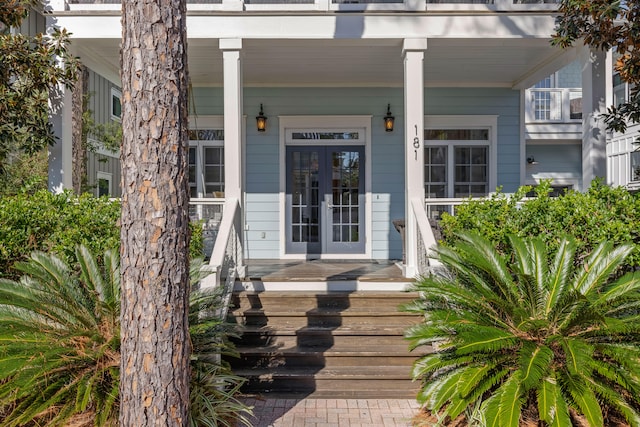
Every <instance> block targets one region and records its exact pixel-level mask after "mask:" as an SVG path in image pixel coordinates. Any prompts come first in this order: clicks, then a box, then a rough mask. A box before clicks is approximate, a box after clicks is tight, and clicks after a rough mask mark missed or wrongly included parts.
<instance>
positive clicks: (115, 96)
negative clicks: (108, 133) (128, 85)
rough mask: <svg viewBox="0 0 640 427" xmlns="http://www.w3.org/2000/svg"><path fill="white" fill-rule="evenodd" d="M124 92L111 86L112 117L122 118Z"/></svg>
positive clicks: (113, 118) (114, 118)
mask: <svg viewBox="0 0 640 427" xmlns="http://www.w3.org/2000/svg"><path fill="white" fill-rule="evenodd" d="M121 100H122V93H121V92H120V91H119V90H118V89H116V88H111V109H110V110H111V119H112V120H116V121H120V120H121V119H122V102H121Z"/></svg>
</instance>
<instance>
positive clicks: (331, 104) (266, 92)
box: [191, 88, 520, 259]
mask: <svg viewBox="0 0 640 427" xmlns="http://www.w3.org/2000/svg"><path fill="white" fill-rule="evenodd" d="M222 100H223V90H222V88H195V89H194V91H193V107H192V111H191V114H192V115H193V114H194V111H195V113H196V114H198V115H203V116H204V115H219V114H223V108H222ZM243 103H244V114H245V116H246V149H245V169H246V174H245V188H246V200H245V203H246V213H245V218H246V223H247V230H246V232H245V233H246V234H245V242H246V248H247V249H246V251H247V253H246V256H247V257H249V258H253V259H269V258H278V256H279V250H280V234H281V230H280V220H279V218H280V206H279V203H280V195H279V192H280V167H281V165H280V164H279V162H280V152H279V150H280V136H279V122H278V116H280V115H371V116H372V119H371V124H372V128H371V138H372V141H371V171H370V172H371V204H372V218H371V223H372V226H371V227H372V229H371V230H367V238H369V239H371V245H372V254H371V256H372V258H373V259H401V257H402V242H401V239H400V235H399V233H398V232H397V231H396V230H395V229H394V227H393V225H392V223H391V222H392V220H394V219H398V218H403V217H404V203H405V200H404V198H405V197H404V191H405V186H404V137H403V130H404V112H403V103H404V102H403V90H402V88H374V89H372V88H245V89H244V100H243ZM261 103H262V104H263V106H264V113H265V115H266V116H267V117H268V120H267V131H266V132H258V131H257V130H256V125H255V116H256V115H257V114H258V112H259V110H260V104H261ZM387 104H391V111H392V113H393V115H394V116H395V117H396V121H395V130H394V131H393V132H385V131H384V126H383V117H384V115H385V114H386V111H387ZM425 114H444V115H463V114H470V115H486V114H495V115H498V116H499V117H498V162H499V167H498V185H502V186H503V187H504V190H505V191H514V190H515V189H516V188H517V187H518V185H519V184H520V175H519V174H520V123H519V120H520V94H519V92H518V91H513V90H509V89H493V88H479V89H469V88H465V89H460V88H429V89H426V91H425ZM328 126H330V124H328ZM282 167H284V165H282ZM282 234H283V233H282Z"/></svg>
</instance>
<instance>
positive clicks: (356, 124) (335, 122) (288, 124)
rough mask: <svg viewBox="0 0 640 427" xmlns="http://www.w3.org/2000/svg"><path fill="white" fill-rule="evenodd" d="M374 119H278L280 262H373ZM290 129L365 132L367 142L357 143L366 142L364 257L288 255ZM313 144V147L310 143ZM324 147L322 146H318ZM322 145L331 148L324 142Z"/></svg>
mask: <svg viewBox="0 0 640 427" xmlns="http://www.w3.org/2000/svg"><path fill="white" fill-rule="evenodd" d="M371 118H372V116H370V115H366V116H365V115H357V116H355V115H354V116H278V122H279V126H280V131H279V135H280V146H279V149H280V156H279V157H280V162H279V164H280V194H279V206H280V213H279V217H280V232H279V240H280V244H279V248H280V250H279V252H280V259H307V258H311V257H313V258H314V259H315V258H318V257H319V258H320V259H371V252H372V251H371V247H372V245H371V241H372V239H371V229H372V227H373V221H372V206H371V200H372V198H371ZM289 129H308V130H309V131H310V132H311V131H316V132H318V131H334V130H337V129H341V130H342V129H354V130H360V129H364V132H365V135H364V136H365V139H364V141H358V142H355V143H354V145H362V144H363V143H364V147H365V148H364V156H365V174H364V175H365V178H364V179H365V183H364V191H365V216H366V218H365V251H364V253H363V254H320V255H315V254H314V255H313V256H308V255H306V254H287V253H286V240H285V239H286V236H285V235H286V233H285V230H286V226H287V224H286V218H285V216H286V215H285V214H286V212H285V209H286V178H287V176H286V169H287V168H286V146H287V145H288V144H287V131H288V130H289ZM345 142H347V141H341V145H344V144H345ZM309 145H312V144H309ZM317 145H320V144H317ZM322 145H328V144H325V143H324V142H323V143H322Z"/></svg>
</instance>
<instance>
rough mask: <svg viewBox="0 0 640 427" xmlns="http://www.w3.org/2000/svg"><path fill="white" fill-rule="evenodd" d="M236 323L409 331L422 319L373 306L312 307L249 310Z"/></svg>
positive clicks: (237, 315) (234, 314) (237, 314)
mask: <svg viewBox="0 0 640 427" xmlns="http://www.w3.org/2000/svg"><path fill="white" fill-rule="evenodd" d="M232 315H233V316H234V317H235V321H236V323H238V324H241V325H247V326H264V325H267V324H268V325H269V326H272V327H275V328H278V327H280V326H286V327H298V328H301V327H304V326H335V327H337V326H352V325H353V326H355V325H370V326H375V325H380V326H385V325H387V326H391V325H393V326H398V327H402V328H407V327H409V326H411V325H414V324H416V323H418V322H419V320H420V318H419V317H417V316H415V315H414V314H412V313H393V312H385V311H380V310H376V309H375V308H373V307H367V308H364V307H359V308H349V309H344V310H342V309H336V308H329V309H325V308H313V309H310V310H308V311H306V312H304V313H300V312H295V311H292V310H288V311H279V310H278V311H276V310H272V309H254V308H250V309H246V310H244V311H241V312H238V311H234V312H232Z"/></svg>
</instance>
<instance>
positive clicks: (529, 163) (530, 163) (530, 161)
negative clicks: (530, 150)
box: [527, 156, 538, 165]
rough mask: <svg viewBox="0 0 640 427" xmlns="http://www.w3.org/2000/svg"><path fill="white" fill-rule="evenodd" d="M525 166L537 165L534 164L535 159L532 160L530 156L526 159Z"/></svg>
mask: <svg viewBox="0 0 640 427" xmlns="http://www.w3.org/2000/svg"><path fill="white" fill-rule="evenodd" d="M527 164H528V165H537V164H538V162H536V159H534V158H533V156H531V157H527Z"/></svg>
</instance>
